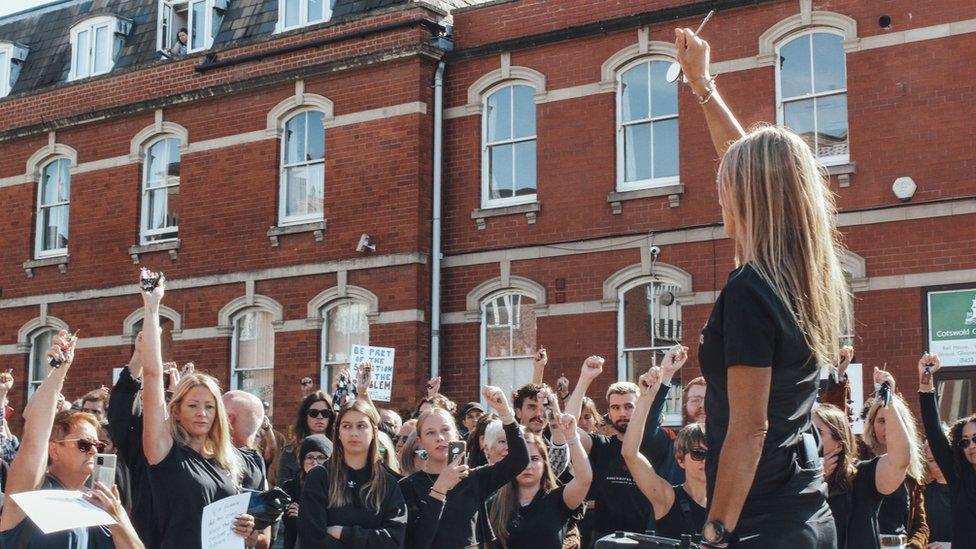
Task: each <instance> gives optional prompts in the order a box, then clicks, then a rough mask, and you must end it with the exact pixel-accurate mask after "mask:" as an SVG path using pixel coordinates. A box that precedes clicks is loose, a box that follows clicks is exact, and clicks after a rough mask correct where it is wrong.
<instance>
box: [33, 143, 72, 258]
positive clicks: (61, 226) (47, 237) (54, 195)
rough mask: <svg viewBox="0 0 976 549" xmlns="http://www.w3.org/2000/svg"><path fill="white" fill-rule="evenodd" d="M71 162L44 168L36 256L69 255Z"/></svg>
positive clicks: (38, 215)
mask: <svg viewBox="0 0 976 549" xmlns="http://www.w3.org/2000/svg"><path fill="white" fill-rule="evenodd" d="M69 165H70V161H69V160H68V159H67V158H59V159H57V160H52V161H51V162H48V163H47V164H46V165H45V166H44V168H42V169H41V181H40V184H39V185H38V187H37V243H36V245H35V257H36V258H38V259H40V258H44V257H56V256H60V255H67V253H68V209H69V205H70V200H71V173H70V172H69V171H68V166H69Z"/></svg>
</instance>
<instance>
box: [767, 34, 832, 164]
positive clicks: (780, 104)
mask: <svg viewBox="0 0 976 549" xmlns="http://www.w3.org/2000/svg"><path fill="white" fill-rule="evenodd" d="M813 34H833V35H835V36H840V38H841V42H842V43H843V41H844V40H845V39H846V37H845V36H844V34H843V33H842V32H840V31H838V30H837V29H833V28H829V27H815V28H812V29H806V30H803V31H801V32H796V33H792V34H789V35H787V36H785V37H783V38H782V39H780V40H779V41H777V42H776V48H775V50H774V51H775V52H776V59H777V60H778V59H779V58H780V50H781V49H782V48H783V46H785V45H787V44H789V43H790V42H792V41H794V40H796V39H798V38H801V37H803V36H807V35H813ZM811 40H812V39H811ZM773 66H774V68H775V70H776V76H775V80H776V124H777V125H779V126H783V125H784V120H785V111H786V109H785V104H786V103H792V102H795V101H803V100H808V99H817V98H821V97H830V96H832V95H840V94H844V96H845V98H847V51H846V50H845V51H844V87H843V89H840V90H830V91H826V92H819V93H817V92H814V93H809V94H806V95H799V96H796V97H789V98H787V99H786V100H785V101H784V99H783V95H782V86H781V81H780V79H781V76H780V63H779V62H778V61H777V62H775V63H773ZM810 71H811V74H810V78H811V82H815V80H814V78H815V77H816V64H815V63H814V58H813V44H812V42H811V44H810ZM814 87H816V85H815V84H814ZM813 124H814V134H815V135H816V128H817V114H816V111H814V115H813ZM850 124H851V120H850V111H849V110H848V115H847V150H848V153H847V154H837V155H833V156H823V157H820V156H816V155H817V151H813V154H814V156H815V157H816V158H817V161H818V162H820V163H821V164H823V165H824V166H837V165H841V164H847V163H849V162H850V161H851V155H850V146H851V133H850V128H851V125H850Z"/></svg>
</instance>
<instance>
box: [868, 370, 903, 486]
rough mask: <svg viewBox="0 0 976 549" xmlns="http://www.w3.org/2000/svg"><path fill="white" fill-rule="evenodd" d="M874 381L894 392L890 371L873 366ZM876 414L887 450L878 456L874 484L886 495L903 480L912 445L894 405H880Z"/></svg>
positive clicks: (893, 382) (893, 380)
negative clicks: (885, 438)
mask: <svg viewBox="0 0 976 549" xmlns="http://www.w3.org/2000/svg"><path fill="white" fill-rule="evenodd" d="M874 382H875V383H879V384H880V383H887V384H888V385H889V386H890V387H891V392H892V393H893V394H894V392H895V378H894V377H892V375H891V374H890V373H888V372H885V371H882V370H879V369H878V368H875V369H874ZM878 416H879V417H881V418H882V419H883V420H884V423H885V433H886V434H887V441H886V446H887V450H888V452H887V453H886V454H884V455H883V456H881V457H880V458H878V467H877V469H876V471H875V476H874V485H875V487H876V488H877V489H878V493H880V494H883V495H886V496H887V495H888V494H890V493H892V492H894V491H895V490H897V489H898V487H899V486H901V485H902V483H904V482H905V473H906V472H907V471H908V466H909V464H910V463H911V458H912V447H911V445H910V444H909V442H908V432H907V431H906V430H905V424H904V423H902V420H901V416H899V415H898V413H897V412H895V409H894V407H892V406H888V407H885V406H882V407H881V408H880V409H879V410H878Z"/></svg>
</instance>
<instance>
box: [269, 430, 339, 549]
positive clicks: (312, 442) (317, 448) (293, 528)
mask: <svg viewBox="0 0 976 549" xmlns="http://www.w3.org/2000/svg"><path fill="white" fill-rule="evenodd" d="M332 448H333V446H332V441H331V440H329V437H327V436H325V435H309V436H307V437H305V440H303V441H302V446H301V449H300V451H299V453H298V459H299V461H300V462H301V464H302V472H301V473H300V474H299V475H298V476H296V477H294V478H291V479H288V480H287V481H285V482H284V484H282V485H281V489H282V490H284V491H285V493H287V494H288V495H289V496H290V497H291V501H292V503H291V504H290V505H288V508H287V509H286V510H285V515H284V516H283V517H282V519H281V522H282V525H283V526H284V528H285V545H284V549H295V547H296V544H297V542H298V514H299V511H300V510H301V505H300V502H301V500H302V488H303V487H304V486H305V479H306V478H307V477H308V472H309V471H311V470H312V469H314V468H315V467H317V466H319V465H323V464H325V463H326V462H327V461H328V460H329V456H331V455H332Z"/></svg>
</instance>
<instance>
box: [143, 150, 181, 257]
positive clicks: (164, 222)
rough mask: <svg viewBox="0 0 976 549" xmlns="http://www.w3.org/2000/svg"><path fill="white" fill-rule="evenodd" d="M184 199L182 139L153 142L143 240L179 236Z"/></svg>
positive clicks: (147, 167)
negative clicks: (181, 195) (180, 207)
mask: <svg viewBox="0 0 976 549" xmlns="http://www.w3.org/2000/svg"><path fill="white" fill-rule="evenodd" d="M179 199H180V141H179V139H176V138H172V137H168V138H165V139H161V140H159V141H156V142H155V143H153V144H151V145H150V146H149V148H148V150H147V152H146V160H145V164H144V165H143V170H142V225H141V227H142V228H141V241H142V244H149V243H151V242H159V241H161V240H172V239H174V238H176V236H177V225H178V221H179Z"/></svg>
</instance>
